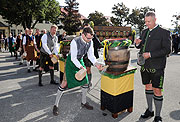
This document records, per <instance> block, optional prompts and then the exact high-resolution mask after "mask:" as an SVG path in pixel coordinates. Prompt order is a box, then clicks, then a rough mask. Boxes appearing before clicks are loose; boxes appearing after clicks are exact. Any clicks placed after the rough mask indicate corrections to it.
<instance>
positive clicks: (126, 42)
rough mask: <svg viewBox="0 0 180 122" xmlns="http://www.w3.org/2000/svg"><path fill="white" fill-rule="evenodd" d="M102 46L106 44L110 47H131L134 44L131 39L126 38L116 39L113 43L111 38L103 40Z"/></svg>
mask: <svg viewBox="0 0 180 122" xmlns="http://www.w3.org/2000/svg"><path fill="white" fill-rule="evenodd" d="M101 44H102V46H104V45H106V46H108V47H113V48H114V47H124V46H127V47H129V46H130V45H131V44H132V41H131V40H128V39H125V40H117V41H114V42H113V43H112V42H111V41H109V40H104V41H102V42H101Z"/></svg>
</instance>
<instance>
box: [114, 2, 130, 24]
mask: <svg viewBox="0 0 180 122" xmlns="http://www.w3.org/2000/svg"><path fill="white" fill-rule="evenodd" d="M112 9H113V10H112V13H113V14H114V15H115V17H111V22H112V24H113V25H114V26H126V25H128V24H129V22H128V14H129V8H127V7H126V6H125V5H124V4H123V3H121V4H120V3H118V4H117V5H114V7H112Z"/></svg>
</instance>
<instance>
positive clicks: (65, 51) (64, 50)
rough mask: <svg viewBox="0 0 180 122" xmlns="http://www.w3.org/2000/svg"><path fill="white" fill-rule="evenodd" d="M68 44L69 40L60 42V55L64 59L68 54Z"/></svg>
mask: <svg viewBox="0 0 180 122" xmlns="http://www.w3.org/2000/svg"><path fill="white" fill-rule="evenodd" d="M70 43H71V40H63V41H61V42H60V44H61V45H62V48H61V54H63V56H64V57H66V55H67V54H68V53H69V50H70Z"/></svg>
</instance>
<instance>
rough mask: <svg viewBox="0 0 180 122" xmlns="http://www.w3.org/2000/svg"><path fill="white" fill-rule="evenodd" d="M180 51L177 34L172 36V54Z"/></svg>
mask: <svg viewBox="0 0 180 122" xmlns="http://www.w3.org/2000/svg"><path fill="white" fill-rule="evenodd" d="M179 51H180V36H179V34H178V33H175V34H172V52H173V53H174V54H177V53H178V52H179Z"/></svg>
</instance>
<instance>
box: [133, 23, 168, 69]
mask: <svg viewBox="0 0 180 122" xmlns="http://www.w3.org/2000/svg"><path fill="white" fill-rule="evenodd" d="M148 30H149V29H145V30H143V31H142V34H141V35H140V39H141V40H142V42H141V43H140V45H138V46H136V48H140V50H142V49H143V46H144V42H145V38H146V35H147V32H148ZM145 52H150V54H151V57H150V58H149V59H146V61H145V65H144V68H149V69H163V68H165V67H166V59H167V55H168V54H170V52H171V41H170V32H169V31H167V30H165V29H163V28H161V27H159V26H157V27H156V28H154V29H153V30H152V31H150V33H149V36H148V38H147V43H146V47H145Z"/></svg>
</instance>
